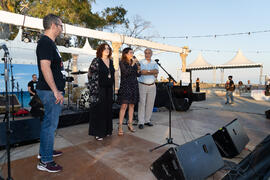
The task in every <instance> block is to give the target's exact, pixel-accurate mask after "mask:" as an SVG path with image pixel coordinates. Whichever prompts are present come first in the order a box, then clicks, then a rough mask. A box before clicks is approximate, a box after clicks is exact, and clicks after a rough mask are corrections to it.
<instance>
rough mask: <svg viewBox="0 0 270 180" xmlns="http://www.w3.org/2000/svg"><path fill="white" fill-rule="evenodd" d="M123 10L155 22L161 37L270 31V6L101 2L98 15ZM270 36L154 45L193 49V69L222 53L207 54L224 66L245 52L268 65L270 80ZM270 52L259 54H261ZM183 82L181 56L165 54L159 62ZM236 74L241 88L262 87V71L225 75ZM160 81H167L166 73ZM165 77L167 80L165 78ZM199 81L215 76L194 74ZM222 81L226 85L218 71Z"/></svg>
mask: <svg viewBox="0 0 270 180" xmlns="http://www.w3.org/2000/svg"><path fill="white" fill-rule="evenodd" d="M116 5H122V6H123V7H124V8H125V9H127V10H128V17H132V16H134V15H136V14H138V15H140V16H141V17H142V18H143V19H144V20H147V21H150V22H151V24H152V26H153V28H152V29H151V30H152V31H153V32H154V34H156V33H158V34H159V35H160V36H192V35H208V34H225V33H237V32H250V31H251V32H252V31H260V30H269V29H270V24H269V23H268V22H269V19H270V13H269V7H270V2H269V1H267V0H260V1H251V0H226V1H225V0H224V1H220V0H219V1H218V0H204V1H199V0H189V1H181V0H168V1H163V0H162V1H161V0H147V1H146V0H136V1H128V0H117V1H116V0H97V1H96V4H94V5H93V10H94V11H101V10H102V9H103V8H104V7H107V6H116ZM269 40H270V33H261V34H252V35H242V36H228V37H217V38H188V39H153V41H156V42H160V43H166V44H170V45H175V46H179V47H182V46H189V48H190V49H191V50H192V53H191V54H190V55H189V56H188V58H187V64H189V63H191V62H192V61H194V60H195V59H196V57H197V56H198V54H199V52H201V50H220V52H219V53H216V52H205V51H202V55H203V57H204V58H205V59H206V60H207V61H208V62H209V63H211V64H213V65H217V64H223V63H226V62H227V61H229V60H231V59H232V58H233V57H234V56H235V54H236V53H235V52H228V51H237V50H238V49H241V50H242V51H243V53H244V55H245V56H246V57H247V58H248V59H250V60H252V61H254V62H257V63H263V64H264V71H263V74H269V69H270V61H269V57H270V49H269V45H268V44H269ZM258 50H259V51H266V52H265V53H259V54H258V53H255V51H258ZM154 58H158V59H160V61H161V63H162V64H163V65H164V67H165V68H167V69H168V70H169V71H170V72H171V74H172V75H174V76H175V78H177V70H176V69H177V68H181V59H180V57H179V55H178V54H175V53H164V54H160V55H157V56H155V57H154ZM229 74H232V75H233V76H234V79H235V81H236V82H238V81H239V80H242V81H243V82H244V83H245V82H246V81H247V80H248V79H250V80H251V82H252V83H258V82H259V69H258V68H254V69H236V70H225V78H226V77H227V75H229ZM160 75H164V73H163V72H160ZM164 76H165V75H164ZM194 76H196V77H197V76H198V77H201V80H202V81H205V82H212V80H213V77H212V76H213V72H212V71H194V73H193V80H194V79H195V78H194ZM217 80H218V82H219V80H220V74H219V71H217Z"/></svg>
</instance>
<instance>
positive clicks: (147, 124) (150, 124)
mask: <svg viewBox="0 0 270 180" xmlns="http://www.w3.org/2000/svg"><path fill="white" fill-rule="evenodd" d="M144 125H146V126H154V125H153V124H152V123H151V122H148V123H144Z"/></svg>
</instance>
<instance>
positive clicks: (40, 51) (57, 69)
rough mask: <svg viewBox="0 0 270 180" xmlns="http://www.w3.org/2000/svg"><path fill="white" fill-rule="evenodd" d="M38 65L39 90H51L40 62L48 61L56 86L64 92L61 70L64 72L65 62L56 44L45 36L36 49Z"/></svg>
mask: <svg viewBox="0 0 270 180" xmlns="http://www.w3.org/2000/svg"><path fill="white" fill-rule="evenodd" d="M36 55H37V63H38V72H39V78H38V83H37V89H40V90H51V88H50V87H49V85H48V84H47V82H46V81H45V79H44V76H43V74H42V71H41V67H40V60H42V59H46V60H50V61H51V70H52V74H53V78H54V82H55V85H56V87H57V89H58V90H59V91H64V88H65V80H64V77H63V74H62V72H61V70H63V62H62V59H61V55H60V53H59V51H58V49H57V47H56V45H55V43H54V42H53V41H52V40H51V39H50V38H49V37H48V36H46V35H43V36H42V37H41V38H40V40H39V41H38V44H37V49H36Z"/></svg>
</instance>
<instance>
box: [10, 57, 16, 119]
mask: <svg viewBox="0 0 270 180" xmlns="http://www.w3.org/2000/svg"><path fill="white" fill-rule="evenodd" d="M11 60H12V59H11V58H10V59H9V63H10V74H11V97H12V98H11V105H12V120H13V121H14V116H15V115H14V113H15V112H14V94H13V93H14V86H15V85H14V81H15V79H14V76H13V65H12V63H11Z"/></svg>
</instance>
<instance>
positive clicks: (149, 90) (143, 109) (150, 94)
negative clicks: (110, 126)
mask: <svg viewBox="0 0 270 180" xmlns="http://www.w3.org/2000/svg"><path fill="white" fill-rule="evenodd" d="M152 54H153V52H152V50H151V49H145V50H144V55H145V59H143V60H141V61H140V66H141V76H140V77H139V78H138V81H139V92H140V101H139V105H138V118H139V123H138V124H139V129H143V128H144V125H147V126H153V124H152V123H151V122H150V118H151V116H152V112H153V107H154V103H155V97H156V85H155V81H156V77H157V75H158V65H157V63H156V62H155V61H152V60H151V57H152Z"/></svg>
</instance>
